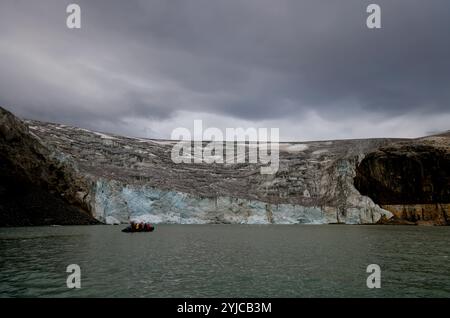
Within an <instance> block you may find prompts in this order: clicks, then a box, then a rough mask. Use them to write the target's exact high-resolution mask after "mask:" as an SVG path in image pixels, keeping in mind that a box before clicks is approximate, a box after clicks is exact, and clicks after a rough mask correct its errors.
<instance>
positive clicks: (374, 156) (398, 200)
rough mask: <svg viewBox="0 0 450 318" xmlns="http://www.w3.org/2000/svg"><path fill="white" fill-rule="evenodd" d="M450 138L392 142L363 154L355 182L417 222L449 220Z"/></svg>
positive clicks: (401, 216) (396, 213) (396, 212)
mask: <svg viewBox="0 0 450 318" xmlns="http://www.w3.org/2000/svg"><path fill="white" fill-rule="evenodd" d="M449 144H450V138H448V136H447V135H440V136H432V137H426V138H421V139H417V140H411V141H404V142H400V143H394V144H392V145H389V146H387V147H381V148H380V149H378V150H376V151H374V152H371V153H369V154H367V155H366V156H365V158H364V159H363V160H362V162H361V163H360V165H359V166H358V168H357V169H356V176H355V179H354V180H355V186H356V188H357V189H358V190H359V191H360V192H361V194H363V195H367V196H369V197H370V198H372V200H373V201H374V202H375V203H378V204H379V205H380V206H382V207H383V208H384V209H386V210H389V211H390V212H392V213H393V214H394V219H397V220H406V221H408V222H414V223H416V224H420V223H429V224H439V225H444V224H450V147H449Z"/></svg>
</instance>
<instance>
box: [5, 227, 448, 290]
mask: <svg viewBox="0 0 450 318" xmlns="http://www.w3.org/2000/svg"><path fill="white" fill-rule="evenodd" d="M120 230H121V227H117V226H68V227H28V228H3V229H0V296H2V297H34V296H39V297H52V296H58V297H90V296H96V297H449V296H450V265H449V261H450V259H449V256H450V228H449V227H407V226H346V225H317V226H315V225H160V226H158V227H157V228H156V231H155V232H153V233H133V234H129V233H122V232H121V231H120ZM69 264H78V265H80V267H81V287H82V288H81V289H79V290H75V289H68V288H67V287H66V278H67V275H68V274H67V273H66V267H67V266H68V265H69ZM369 264H378V265H380V266H381V269H382V284H381V287H382V288H381V289H368V288H367V287H366V278H367V276H368V275H369V274H367V273H366V267H367V265H369Z"/></svg>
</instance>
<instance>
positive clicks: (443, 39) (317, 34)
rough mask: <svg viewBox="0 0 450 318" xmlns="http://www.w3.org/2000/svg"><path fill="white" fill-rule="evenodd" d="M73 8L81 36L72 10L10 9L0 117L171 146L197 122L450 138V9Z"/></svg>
mask: <svg viewBox="0 0 450 318" xmlns="http://www.w3.org/2000/svg"><path fill="white" fill-rule="evenodd" d="M71 2H76V3H78V4H79V5H80V7H81V11H82V28H81V29H80V30H69V29H67V28H66V25H65V19H66V15H67V14H66V12H65V9H66V6H67V5H68V4H69V3H70V2H69V1H48V0H45V1H44V0H43V1H39V2H37V1H17V0H14V1H13V0H4V1H2V2H1V4H0V35H1V41H0V74H1V75H0V105H2V106H4V107H7V108H9V109H11V110H12V111H13V112H15V113H17V114H18V115H20V116H24V117H28V118H34V119H41V120H48V121H56V122H64V123H68V124H73V125H78V126H81V127H86V128H90V129H96V130H104V131H110V132H115V133H120V134H127V135H136V136H144V137H162V138H168V137H169V136H170V132H171V130H172V129H174V128H176V127H179V126H182V125H184V126H187V127H190V126H191V125H192V121H193V120H194V119H204V121H205V122H206V123H207V124H209V125H211V126H216V127H219V128H225V127H235V126H236V125H241V126H260V127H262V126H270V127H279V128H280V134H281V138H282V139H286V140H287V139H289V140H294V139H297V140H306V139H334V138H354V137H370V136H373V137H378V136H405V137H406V136H420V135H423V134H426V133H429V132H434V131H439V130H446V129H450V125H448V122H449V121H448V120H450V103H449V101H450V89H449V87H450V2H449V1H447V0H432V1H427V2H426V3H425V2H424V1H422V0H397V1H387V0H385V1H379V0H376V1H363V0H347V1H332V0H328V1H314V0H308V1H297V0H292V1H288V0H279V1H271V0H217V1H210V0H209V1H208V0H192V1H181V0H178V1H175V0H171V1H167V0H161V1H156V0H155V1H111V0H108V1H106V0H89V1H81V0H78V1H71ZM372 2H375V3H378V4H379V5H380V6H381V8H382V29H380V30H369V29H368V28H367V27H366V24H365V21H366V18H367V15H368V14H367V13H366V7H367V5H368V4H369V3H372Z"/></svg>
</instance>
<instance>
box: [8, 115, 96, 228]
mask: <svg viewBox="0 0 450 318" xmlns="http://www.w3.org/2000/svg"><path fill="white" fill-rule="evenodd" d="M83 182H84V183H85V182H86V181H83V180H81V179H79V178H77V177H76V174H75V172H74V171H72V170H71V168H70V166H68V165H62V164H61V163H60V162H58V161H57V160H54V159H52V154H51V152H50V151H49V150H48V149H47V148H46V147H45V146H44V145H42V144H41V142H40V141H39V139H38V138H37V137H35V136H33V135H32V134H30V132H29V131H28V127H27V126H26V125H24V124H23V123H22V122H21V121H20V120H18V119H17V118H16V117H14V116H13V115H12V114H11V113H9V112H8V111H6V110H4V109H2V108H0V226H23V225H49V224H61V225H63V224H64V225H67V224H94V223H98V221H97V220H95V219H94V218H93V217H92V216H91V215H90V213H89V212H88V208H87V207H86V206H83V204H82V201H80V200H78V199H77V192H78V191H79V190H80V187H81V188H82V187H83V186H85V185H83Z"/></svg>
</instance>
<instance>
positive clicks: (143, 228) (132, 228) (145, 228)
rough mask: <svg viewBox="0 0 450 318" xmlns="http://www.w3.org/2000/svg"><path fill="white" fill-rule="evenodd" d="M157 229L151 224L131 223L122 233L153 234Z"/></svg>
mask: <svg viewBox="0 0 450 318" xmlns="http://www.w3.org/2000/svg"><path fill="white" fill-rule="evenodd" d="M154 230H155V227H154V226H153V225H152V224H150V223H131V224H130V225H129V226H127V227H126V228H124V229H123V230H122V232H125V233H135V232H153V231H154Z"/></svg>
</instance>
